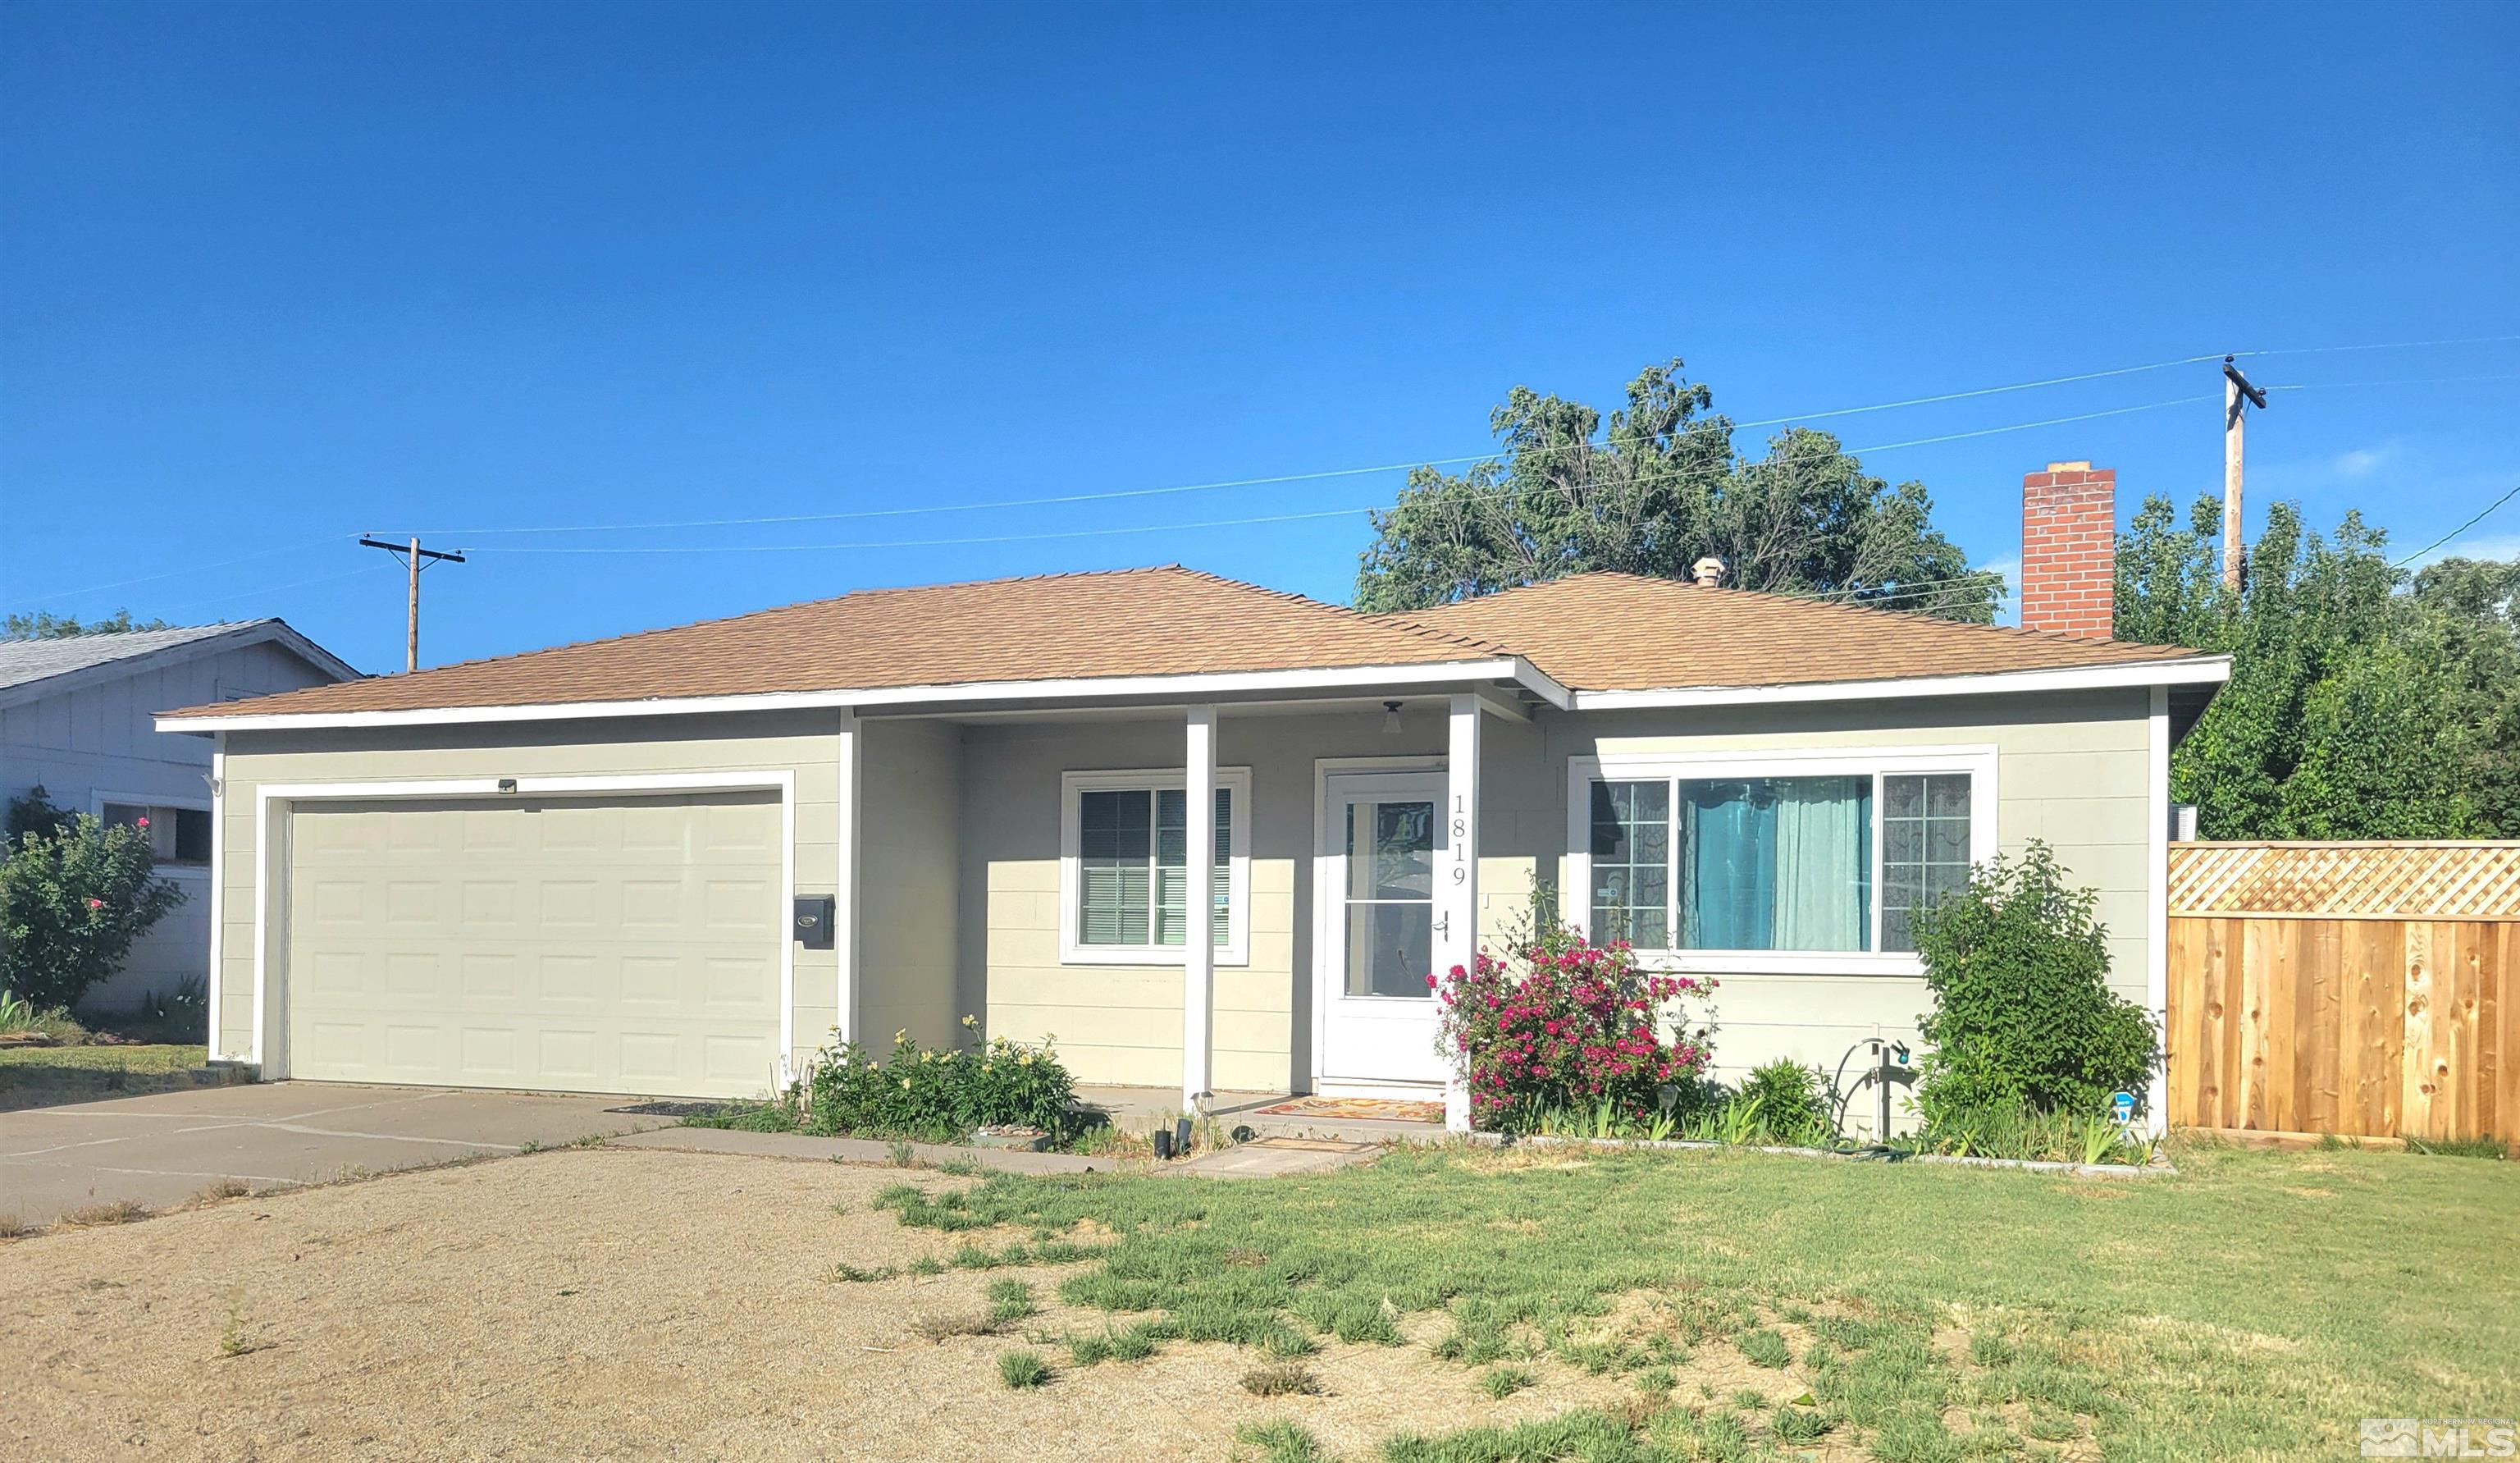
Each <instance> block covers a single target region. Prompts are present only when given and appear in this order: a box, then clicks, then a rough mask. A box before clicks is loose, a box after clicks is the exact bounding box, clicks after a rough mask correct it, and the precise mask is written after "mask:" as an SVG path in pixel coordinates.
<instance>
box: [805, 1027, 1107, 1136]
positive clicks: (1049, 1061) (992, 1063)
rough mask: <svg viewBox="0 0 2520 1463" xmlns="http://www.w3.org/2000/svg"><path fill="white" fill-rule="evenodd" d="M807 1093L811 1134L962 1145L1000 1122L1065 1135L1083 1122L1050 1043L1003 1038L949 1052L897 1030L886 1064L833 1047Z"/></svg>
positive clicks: (848, 1045) (850, 1044)
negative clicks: (980, 1130)
mask: <svg viewBox="0 0 2520 1463" xmlns="http://www.w3.org/2000/svg"><path fill="white" fill-rule="evenodd" d="M968 1024H969V1023H968V1021H966V1025H968ZM797 1100H798V1102H799V1104H800V1105H801V1107H802V1108H803V1110H804V1113H805V1122H804V1124H803V1125H804V1127H805V1128H806V1130H807V1131H810V1132H815V1133H861V1134H866V1133H872V1134H877V1135H880V1136H893V1135H898V1136H903V1137H910V1138H920V1139H926V1140H929V1141H934V1142H953V1141H955V1140H957V1139H959V1138H962V1137H964V1136H965V1135H967V1134H968V1133H969V1132H970V1131H971V1130H972V1129H974V1128H978V1127H989V1126H998V1125H1007V1126H1018V1127H1037V1128H1041V1129H1043V1130H1044V1131H1046V1132H1051V1133H1057V1132H1059V1131H1060V1130H1061V1129H1063V1128H1065V1127H1067V1126H1068V1125H1070V1123H1072V1121H1073V1119H1072V1118H1071V1117H1070V1109H1071V1108H1072V1107H1073V1106H1074V1104H1075V1100H1076V1079H1075V1077H1073V1076H1072V1075H1070V1074H1069V1073H1068V1071H1067V1068H1066V1067H1065V1066H1064V1065H1063V1064H1061V1063H1060V1062H1059V1060H1058V1054H1057V1051H1056V1050H1055V1049H1054V1048H1053V1047H1052V1046H1051V1044H1050V1043H1049V1042H1047V1041H1045V1042H1043V1043H1042V1044H1041V1045H1039V1046H1029V1045H1026V1044H1025V1043H1023V1042H1020V1041H1014V1040H1011V1039H1009V1038H1007V1037H1004V1036H1000V1037H998V1038H996V1039H995V1040H992V1041H990V1042H989V1043H987V1044H986V1045H984V1046H981V1047H979V1048H977V1049H974V1050H967V1051H940V1050H937V1049H935V1048H930V1047H922V1046H921V1045H920V1044H919V1043H918V1042H916V1041H914V1040H912V1039H911V1037H910V1033H909V1032H908V1031H896V1032H894V1033H893V1038H892V1052H891V1055H890V1056H889V1057H888V1058H886V1059H885V1060H882V1061H877V1059H876V1058H874V1057H873V1056H871V1055H869V1054H868V1053H867V1051H866V1049H865V1048H864V1047H861V1046H860V1045H858V1043H856V1042H854V1041H842V1042H837V1043H835V1044H833V1045H832V1046H828V1047H825V1048H824V1049H823V1050H822V1051H821V1052H819V1053H817V1054H816V1055H815V1058H814V1063H813V1067H812V1069H811V1071H810V1072H809V1073H808V1074H807V1075H806V1079H805V1081H804V1083H803V1084H802V1086H801V1088H800V1091H799V1092H798V1094H797Z"/></svg>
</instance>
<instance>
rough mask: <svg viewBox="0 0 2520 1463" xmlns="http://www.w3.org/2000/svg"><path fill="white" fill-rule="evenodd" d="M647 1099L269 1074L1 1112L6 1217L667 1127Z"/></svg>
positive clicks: (175, 1197)
mask: <svg viewBox="0 0 2520 1463" xmlns="http://www.w3.org/2000/svg"><path fill="white" fill-rule="evenodd" d="M642 1101H644V1099H641V1098H636V1097H575V1096H566V1095H560V1094H554V1093H541V1092H471V1091H456V1090H452V1089H448V1088H443V1087H363V1086H348V1085H343V1084H338V1083H333V1082H270V1083H265V1084H262V1085H258V1086H242V1087H206V1088H203V1089H200V1090H198V1091H192V1092H163V1093H158V1094H156V1095H154V1096H149V1097H126V1098H120V1099H117V1100H115V1101H112V1102H90V1103H78V1104H74V1105H72V1106H68V1107H58V1108H32V1109H28V1110H26V1111H23V1112H16V1113H0V1215H10V1214H14V1215H16V1216H17V1217H18V1218H19V1219H20V1220H21V1221H22V1222H24V1223H27V1224H49V1223H51V1222H52V1221H53V1220H54V1219H56V1218H58V1217H59V1216H60V1215H61V1214H62V1213H63V1212H66V1211H68V1210H74V1209H79V1208H82V1207H84V1206H87V1205H91V1204H103V1203H111V1202H112V1201H115V1200H122V1199H130V1200H137V1201H138V1202H140V1203H142V1204H145V1205H148V1206H150V1207H151V1208H153V1209H157V1208H162V1207H164V1206H166V1205H170V1204H177V1203H181V1202H182V1201H184V1200H186V1199H189V1198H191V1197H192V1196H194V1195H196V1194H199V1193H200V1192H202V1190H203V1189H204V1188H206V1187H208V1186H209V1185H210V1184H211V1183H213V1182H215V1181H217V1180H219V1179H222V1178H232V1179H237V1180H240V1181H242V1182H244V1183H247V1184H248V1185H251V1186H252V1187H254V1188H256V1189H267V1188H274V1187H280V1186H286V1185H294V1184H307V1183H322V1182H325V1181H326V1180H329V1179H336V1178H340V1177H343V1176H345V1175H351V1174H356V1173H358V1172H361V1171H365V1172H372V1173H373V1172H382V1171H383V1170H385V1169H388V1168H409V1167H415V1166H425V1165H428V1164H442V1163H444V1162H446V1161H447V1160H449V1159H460V1158H479V1157H487V1156H492V1155H497V1154H503V1153H515V1152H517V1150H519V1149H521V1148H523V1147H525V1146H526V1145H528V1144H532V1145H536V1146H539V1147H545V1148H550V1147H557V1146H559V1145H561V1144H564V1143H573V1142H575V1141H577V1140H578V1139H580V1138H585V1137H590V1136H594V1135H598V1134H601V1135H603V1136H606V1137H610V1136H613V1135H615V1134H619V1133H629V1132H638V1131H641V1130H644V1129H647V1128H652V1127H662V1126H664V1125H666V1124H668V1123H670V1122H672V1121H674V1120H673V1119H672V1118H671V1117H665V1116H656V1115H645V1114H638V1113H629V1112H624V1111H622V1110H623V1109H625V1108H630V1107H635V1106H638V1105H639V1104H640V1103H641V1102H642Z"/></svg>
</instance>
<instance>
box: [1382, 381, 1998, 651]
mask: <svg viewBox="0 0 2520 1463" xmlns="http://www.w3.org/2000/svg"><path fill="white" fill-rule="evenodd" d="M1713 401H1714V393H1713V392H1712V391H1710V390H1709V389H1707V388H1706V387H1705V386H1704V385H1703V384H1702V383H1695V382H1691V381H1689V380H1688V379H1687V378H1686V377H1685V376H1683V375H1682V374H1681V362H1679V361H1678V360H1673V361H1669V362H1666V363H1664V364H1662V365H1658V366H1653V367H1649V368H1647V369H1646V370H1645V372H1644V373H1643V375H1641V376H1639V377H1638V378H1637V379H1636V380H1634V381H1632V382H1630V383H1629V384H1628V389H1627V404H1626V405H1625V406H1623V407H1621V408H1620V409H1618V410H1616V411H1613V412H1611V413H1610V414H1609V417H1608V420H1607V421H1606V422H1604V420H1603V419H1602V417H1601V414H1600V413H1599V412H1598V411H1596V410H1595V409H1594V408H1592V407H1590V406H1587V405H1584V404H1583V403H1581V402H1576V401H1567V400H1564V399H1562V398H1560V397H1557V396H1543V395H1541V394H1539V393H1538V392H1536V391H1533V390H1532V389H1530V388H1528V387H1516V388H1514V389H1513V390H1512V391H1511V392H1510V393H1509V394H1508V396H1507V398H1506V401H1505V404H1504V405H1502V406H1499V407H1498V408H1497V409H1496V411H1495V412H1494V413H1493V414H1491V416H1490V417H1489V423H1488V425H1489V428H1490V430H1491V431H1492V432H1494V433H1495V434H1496V436H1497V438H1498V439H1499V443H1500V450H1499V452H1498V454H1497V455H1496V456H1495V457H1493V458H1490V459H1488V460H1486V461H1483V462H1480V463H1477V464H1474V465H1473V466H1471V467H1469V468H1467V469H1465V470H1463V472H1460V473H1445V472H1441V471H1438V470H1437V469H1435V468H1432V467H1420V468H1418V469H1416V470H1414V471H1412V472H1411V473H1410V475H1409V485H1408V487H1407V488H1406V489H1404V490H1403V491H1402V493H1401V496H1400V501H1399V502H1398V503H1397V504H1395V505H1394V506H1393V507H1392V508H1391V509H1390V510H1389V511H1388V512H1383V513H1377V514H1375V515H1374V517H1373V526H1374V541H1373V545H1372V546H1371V547H1370V548H1368V549H1367V550H1366V551H1365V554H1364V556H1363V562H1362V565H1361V567H1360V568H1359V570H1358V572H1357V579H1356V603H1357V608H1359V609H1361V610H1367V611H1373V612H1388V611H1400V610H1416V609H1422V608H1424V607H1426V606H1428V605H1440V604H1448V603H1450V602H1452V601H1454V600H1459V599H1467V598H1471V597H1474V596H1477V595H1482V594H1489V593H1493V592H1494V591H1496V590H1499V589H1508V588H1511V587H1513V586H1514V585H1517V584H1530V583H1536V582H1538V581H1540V580H1544V579H1553V578H1558V577H1560V576H1562V575H1565V574H1572V573H1581V572H1583V571H1588V570H1602V569H1611V570H1623V571H1627V572H1630V573H1639V574H1651V575H1655V576H1658V577H1663V578H1685V577H1688V573H1689V567H1690V566H1691V565H1693V564H1694V563H1695V562H1696V561H1697V560H1698V559H1700V558H1702V557H1704V556H1706V555H1709V554H1712V555H1714V556H1715V557H1717V558H1720V559H1722V560H1723V561H1724V563H1725V567H1726V574H1725V582H1726V583H1728V584H1732V585H1734V586H1736V587H1739V588H1744V589H1764V590H1772V591H1779V592H1785V593H1831V594H1841V595H1844V596H1845V597H1846V598H1848V599H1849V600H1851V601H1852V602H1855V603H1867V602H1870V603H1874V604H1880V605H1884V606H1887V607H1889V608H1894V609H1905V610H1920V611H1923V612H1924V613H1927V614H1931V615H1937V616H1940V617H1945V618H1949V619H1958V620H1966V621H1972V622H1976V623H1986V622H1988V621H1990V620H1992V619H1993V618H1994V616H1995V607H1996V604H1997V602H1998V601H1999V600H2000V599H2001V598H2002V596H2003V579H2002V576H2001V575H1997V574H1993V573H1987V572H1972V571H1970V570H1969V567H1968V560H1967V557H1966V556H1965V555H1963V554H1962V553H1961V552H1960V550H1959V548H1958V546H1957V545H1955V544H1953V543H1952V542H1951V541H1950V540H1949V539H1947V538H1945V537H1944V536H1943V535H1942V533H1941V531H1940V530H1938V529H1937V528H1935V527H1934V526H1933V500H1932V498H1931V497H1930V496H1929V495H1928V494H1927V493H1926V491H1925V488H1924V485H1923V484H1922V483H1917V482H1903V483H1900V484H1899V485H1897V486H1896V487H1893V486H1891V485H1890V484H1889V483H1888V482H1887V481H1885V480H1882V479H1879V478H1874V477H1872V476H1870V475H1868V474H1867V473H1866V472H1865V471H1864V465H1863V464H1862V463H1861V462H1860V461H1858V460H1857V459H1856V457H1855V456H1854V455H1853V454H1852V453H1849V452H1848V451H1846V450H1845V448H1844V447H1843V446H1842V445H1841V444H1840V443H1839V442H1838V439H1837V438H1836V437H1834V436H1832V435H1830V434H1827V433H1825V432H1815V431H1812V430H1810V429H1808V428H1792V429H1789V430H1787V431H1785V432H1781V433H1778V434H1777V435H1775V436H1773V437H1771V438H1770V439H1769V441H1768V452H1767V455H1766V456H1764V457H1760V458H1756V459H1752V458H1745V457H1742V456H1740V455H1739V454H1737V453H1735V452H1734V451H1733V424H1732V422H1731V421H1730V420H1729V419H1728V418H1725V417H1722V416H1717V415H1710V414H1709V411H1710V408H1711V406H1712V404H1713Z"/></svg>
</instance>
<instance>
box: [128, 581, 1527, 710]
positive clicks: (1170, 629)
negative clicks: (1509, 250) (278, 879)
mask: <svg viewBox="0 0 2520 1463" xmlns="http://www.w3.org/2000/svg"><path fill="white" fill-rule="evenodd" d="M1496 654H1497V652H1496V650H1495V649H1494V648H1493V647H1491V646H1488V645H1486V644H1484V643H1482V642H1480V641H1477V640H1475V639H1471V638H1468V637H1464V636H1462V635H1460V634H1457V633H1455V632H1451V631H1444V630H1429V629H1419V628H1417V627H1415V626H1411V625H1406V624H1400V623H1397V622H1394V621H1391V620H1385V619H1377V618H1375V617H1371V616H1365V615H1359V614H1357V613H1356V612H1354V611H1352V610H1344V609H1340V608H1339V607H1337V606H1334V605H1326V604H1323V603H1321V602H1320V601H1318V600H1309V599H1305V598H1304V597H1303V596H1301V595H1294V594H1284V593H1281V592H1279V591H1277V590H1274V589H1263V588H1261V587H1259V586H1258V585H1254V584H1243V583H1238V582H1237V581H1235V580H1232V579H1223V578H1219V577H1217V576H1216V575H1214V574H1205V573H1200V572H1197V571H1193V570H1187V569H1182V568H1179V567H1178V566H1173V567H1166V568H1162V569H1137V570H1122V571H1116V572H1109V573H1083V574H1050V575H1041V576H1037V577H1032V578H1021V579H991V580H984V581H980V582H976V583H967V584H934V585H927V586H923V587H920V588H913V589H867V590H860V591H858V592H857V593H854V594H844V595H841V596H840V597H839V598H837V599H829V600H816V601H813V602H810V603H807V604H801V605H788V606H786V607H784V608H781V609H777V610H762V611H758V612H756V613H754V614H751V615H739V616H737V617H734V618H732V619H712V620H704V621H702V622H700V623H698V624H689V625H678V626H676V627H674V628H672V629H663V630H649V631H646V632H644V633H641V634H636V635H623V636H618V637H616V638H614V639H610V640H589V641H584V642H581V643H579V644H575V645H562V646H558V647H555V648H554V649H551V650H538V651H529V652H526V653H525V654H522V655H515V656H503V657H500V658H498V659H496V660H489V661H467V662H464V663H459V664H454V665H441V666H436V667H434V668H431V669H427V670H421V671H415V672H412V673H409V674H404V675H391V676H377V677H375V678H373V679H369V680H364V681H351V682H344V683H342V684H340V685H336V686H314V687H310V688H308V689H306V690H302V691H291V692H287V693H285V694H282V695H279V696H264V697H257V698H254V699H252V700H249V701H232V702H222V703H219V704H217V705H214V706H203V707H192V708H188V709H185V710H182V711H180V712H173V713H170V714H176V715H184V716H223V715H236V714H254V715H271V714H286V713H292V712H319V711H321V712H334V711H399V710H418V709H431V708H440V707H505V706H534V705H543V704H549V703H560V702H604V701H639V700H645V699H649V698H657V697H687V696H744V695H754V694H762V693H773V692H782V691H843V690H845V691H868V690H881V689H889V688H895V687H902V686H942V685H962V684H967V683H970V682H974V681H1022V680H1058V679H1065V678H1069V677H1091V676H1137V675H1188V674H1197V673H1201V672H1215V671H1241V670H1288V669H1319V668H1330V667H1336V666H1347V665H1419V664H1427V663H1436V662H1444V661H1462V660H1479V659H1487V658H1491V657H1493V656H1495V655H1496Z"/></svg>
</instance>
